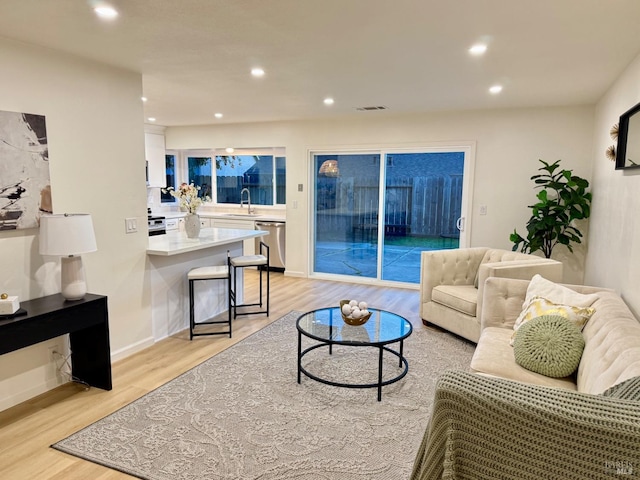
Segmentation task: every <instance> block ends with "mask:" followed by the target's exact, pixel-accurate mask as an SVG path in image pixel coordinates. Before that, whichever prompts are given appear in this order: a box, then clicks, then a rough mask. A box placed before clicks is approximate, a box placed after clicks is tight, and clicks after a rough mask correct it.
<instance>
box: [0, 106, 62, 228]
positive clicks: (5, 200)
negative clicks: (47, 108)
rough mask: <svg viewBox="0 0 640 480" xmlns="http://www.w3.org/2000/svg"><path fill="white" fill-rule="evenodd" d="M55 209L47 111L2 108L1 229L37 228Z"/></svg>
mask: <svg viewBox="0 0 640 480" xmlns="http://www.w3.org/2000/svg"><path fill="white" fill-rule="evenodd" d="M52 211H53V210H52V207H51V187H50V183H49V151H48V147H47V128H46V122H45V117H44V115H33V114H30V113H17V112H6V111H0V230H16V229H22V228H37V227H38V222H39V219H40V214H41V213H42V212H48V213H51V212H52Z"/></svg>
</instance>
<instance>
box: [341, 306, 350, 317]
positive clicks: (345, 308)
mask: <svg viewBox="0 0 640 480" xmlns="http://www.w3.org/2000/svg"><path fill="white" fill-rule="evenodd" d="M342 313H343V314H344V315H346V316H349V314H350V313H351V306H350V305H349V304H348V303H345V304H344V305H343V306H342Z"/></svg>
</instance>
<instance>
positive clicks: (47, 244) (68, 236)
mask: <svg viewBox="0 0 640 480" xmlns="http://www.w3.org/2000/svg"><path fill="white" fill-rule="evenodd" d="M97 249H98V247H97V245H96V236H95V233H94V231H93V221H92V220H91V215H88V214H84V213H65V214H57V215H43V216H41V217H40V255H57V256H61V257H66V256H70V255H80V254H82V253H88V252H95V251H96V250H97Z"/></svg>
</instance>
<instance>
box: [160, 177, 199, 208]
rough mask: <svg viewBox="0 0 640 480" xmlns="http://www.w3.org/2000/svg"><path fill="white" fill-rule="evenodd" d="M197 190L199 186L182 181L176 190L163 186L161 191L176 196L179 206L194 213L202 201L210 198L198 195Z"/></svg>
mask: <svg viewBox="0 0 640 480" xmlns="http://www.w3.org/2000/svg"><path fill="white" fill-rule="evenodd" d="M198 190H200V187H196V186H195V185H194V184H193V183H192V184H191V185H187V184H186V183H183V184H182V185H180V186H179V187H178V189H177V190H176V189H174V188H173V187H168V188H163V189H162V193H169V194H170V195H171V196H172V197H174V198H177V199H178V202H179V203H180V208H183V209H184V210H186V211H187V212H189V213H196V211H197V210H198V207H199V206H200V205H202V202H208V201H210V200H211V199H210V198H209V197H208V196H205V197H203V198H201V197H198Z"/></svg>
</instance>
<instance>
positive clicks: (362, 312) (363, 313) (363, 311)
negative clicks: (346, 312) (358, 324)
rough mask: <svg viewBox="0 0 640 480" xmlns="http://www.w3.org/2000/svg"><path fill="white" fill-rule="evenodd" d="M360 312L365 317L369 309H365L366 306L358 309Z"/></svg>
mask: <svg viewBox="0 0 640 480" xmlns="http://www.w3.org/2000/svg"><path fill="white" fill-rule="evenodd" d="M360 314H361V315H362V316H363V317H366V316H367V315H369V310H367V309H366V308H365V309H364V310H360Z"/></svg>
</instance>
